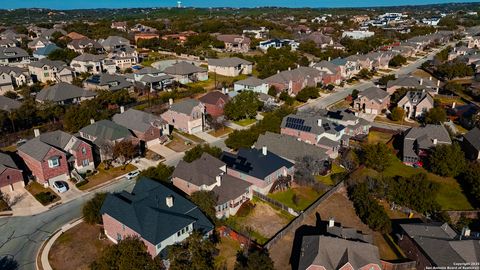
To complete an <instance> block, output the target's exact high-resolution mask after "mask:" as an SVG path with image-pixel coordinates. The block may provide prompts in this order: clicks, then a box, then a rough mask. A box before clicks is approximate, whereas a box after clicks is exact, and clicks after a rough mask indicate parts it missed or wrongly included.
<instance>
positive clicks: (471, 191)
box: [460, 163, 480, 206]
mask: <svg viewBox="0 0 480 270" xmlns="http://www.w3.org/2000/svg"><path fill="white" fill-rule="evenodd" d="M460 180H461V184H462V186H464V187H465V188H464V189H463V190H465V191H466V192H467V194H468V195H469V197H470V198H471V200H472V201H474V203H475V204H476V205H477V206H480V164H479V163H473V164H472V165H471V166H468V167H467V169H466V170H465V172H464V173H463V174H462V176H461V177H460Z"/></svg>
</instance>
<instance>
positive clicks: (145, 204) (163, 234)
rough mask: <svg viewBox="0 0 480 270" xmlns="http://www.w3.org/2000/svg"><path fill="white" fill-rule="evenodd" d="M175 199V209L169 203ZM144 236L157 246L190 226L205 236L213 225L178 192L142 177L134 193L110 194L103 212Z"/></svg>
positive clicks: (104, 204) (103, 206) (101, 210)
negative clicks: (167, 199)
mask: <svg viewBox="0 0 480 270" xmlns="http://www.w3.org/2000/svg"><path fill="white" fill-rule="evenodd" d="M169 196H171V197H173V206H172V207H169V206H168V205H167V204H166V198H167V197H169ZM100 213H102V214H108V215H109V216H111V217H112V218H114V219H116V220H117V221H119V222H120V223H121V224H124V225H125V226H127V227H129V228H130V229H132V230H133V231H135V232H137V233H138V234H140V236H141V237H142V238H143V239H145V240H147V241H148V242H150V243H152V244H153V245H157V244H158V243H160V242H162V241H163V240H165V239H167V238H169V237H170V236H172V235H173V234H176V233H177V232H178V231H180V230H181V229H183V228H185V227H186V226H187V225H189V224H192V223H193V228H194V229H195V230H199V231H201V232H203V233H208V232H210V231H211V230H213V228H214V226H213V224H212V223H211V222H210V221H209V220H208V219H207V217H206V216H205V215H204V214H203V213H202V212H201V211H200V209H199V208H198V207H197V206H196V205H195V204H193V203H192V202H190V201H189V200H187V199H186V198H184V197H182V196H181V195H180V194H178V193H176V192H175V191H174V190H172V189H170V188H168V187H167V186H164V185H163V184H161V183H159V182H155V181H153V180H150V179H148V178H141V179H139V180H138V181H137V183H136V184H135V187H134V188H133V191H132V192H131V193H128V192H126V191H123V192H121V193H113V194H108V195H107V197H106V198H105V201H104V203H103V205H102V208H101V209H100Z"/></svg>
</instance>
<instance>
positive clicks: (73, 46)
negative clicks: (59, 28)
mask: <svg viewBox="0 0 480 270" xmlns="http://www.w3.org/2000/svg"><path fill="white" fill-rule="evenodd" d="M67 48H68V49H70V50H74V51H75V52H77V53H79V54H84V53H87V52H90V53H101V52H103V51H104V49H103V47H102V45H100V43H98V42H97V41H95V40H93V39H89V38H81V39H74V40H72V41H71V42H70V43H68V44H67Z"/></svg>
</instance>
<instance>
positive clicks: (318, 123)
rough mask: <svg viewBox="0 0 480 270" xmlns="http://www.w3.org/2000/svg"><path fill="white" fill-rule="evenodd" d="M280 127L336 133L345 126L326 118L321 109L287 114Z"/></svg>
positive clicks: (317, 132) (316, 132) (315, 132)
mask: <svg viewBox="0 0 480 270" xmlns="http://www.w3.org/2000/svg"><path fill="white" fill-rule="evenodd" d="M280 127H281V128H289V129H295V130H298V131H303V132H308V133H313V134H317V135H320V134H323V133H330V134H337V133H339V132H340V131H342V130H343V129H345V126H343V125H342V124H339V123H337V122H336V121H332V120H330V119H328V116H326V115H325V114H324V113H323V111H314V112H297V113H296V114H289V115H287V116H285V117H284V118H283V119H282V123H281V125H280ZM312 143H315V142H312Z"/></svg>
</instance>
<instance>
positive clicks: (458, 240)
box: [397, 223, 480, 269]
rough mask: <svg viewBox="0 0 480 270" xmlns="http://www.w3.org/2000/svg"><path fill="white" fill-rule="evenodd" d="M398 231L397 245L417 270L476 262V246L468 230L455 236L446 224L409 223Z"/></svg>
mask: <svg viewBox="0 0 480 270" xmlns="http://www.w3.org/2000/svg"><path fill="white" fill-rule="evenodd" d="M399 227H400V232H399V233H397V235H398V245H399V246H400V248H401V249H402V250H403V251H404V253H405V254H406V256H407V257H408V258H409V259H411V260H414V261H416V262H417V264H416V267H417V269H429V268H435V267H445V268H455V267H456V266H458V265H459V264H464V263H467V264H469V263H471V262H479V261H480V252H478V251H479V250H480V242H479V241H478V238H477V239H475V238H471V236H470V229H468V228H465V230H464V231H463V232H462V234H461V235H459V234H458V233H457V232H455V231H454V230H453V229H452V228H451V227H450V225H448V223H443V224H442V223H411V224H400V226H399Z"/></svg>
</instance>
